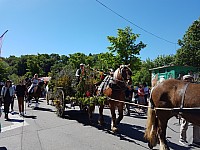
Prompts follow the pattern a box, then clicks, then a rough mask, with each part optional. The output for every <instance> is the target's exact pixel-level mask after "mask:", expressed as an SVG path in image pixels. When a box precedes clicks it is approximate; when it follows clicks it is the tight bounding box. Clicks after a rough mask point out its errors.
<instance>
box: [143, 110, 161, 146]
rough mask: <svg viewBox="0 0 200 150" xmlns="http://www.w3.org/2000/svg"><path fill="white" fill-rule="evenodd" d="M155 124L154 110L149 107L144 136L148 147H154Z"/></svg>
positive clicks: (155, 141) (156, 122) (155, 137)
mask: <svg viewBox="0 0 200 150" xmlns="http://www.w3.org/2000/svg"><path fill="white" fill-rule="evenodd" d="M157 125H158V120H157V118H156V111H155V109H152V108H151V107H149V108H148V113H147V124H146V131H145V135H144V138H145V139H146V140H147V141H148V142H149V146H150V147H154V146H156V144H157Z"/></svg>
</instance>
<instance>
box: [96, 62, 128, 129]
mask: <svg viewBox="0 0 200 150" xmlns="http://www.w3.org/2000/svg"><path fill="white" fill-rule="evenodd" d="M131 75H132V71H131V69H130V68H129V65H121V66H120V67H119V68H118V69H117V70H115V72H114V74H113V78H111V79H110V80H111V82H109V84H108V86H106V87H105V88H103V90H102V92H103V95H105V96H106V97H107V100H106V103H107V104H108V106H109V108H110V111H111V116H112V118H111V130H112V131H113V132H117V131H118V125H119V123H120V121H121V120H122V119H123V106H124V103H123V102H124V101H125V90H126V89H127V86H128V84H130V83H132V80H131ZM105 79H106V78H105ZM103 82H104V81H103ZM103 82H102V83H101V84H103ZM100 86H101V85H100ZM97 95H98V91H97ZM115 100H116V101H115ZM119 101H121V102H119ZM116 108H117V109H118V115H119V116H118V118H116V114H115V109H116ZM103 109H104V105H103V104H101V105H100V106H99V120H98V122H99V124H100V125H103V124H104V118H103Z"/></svg>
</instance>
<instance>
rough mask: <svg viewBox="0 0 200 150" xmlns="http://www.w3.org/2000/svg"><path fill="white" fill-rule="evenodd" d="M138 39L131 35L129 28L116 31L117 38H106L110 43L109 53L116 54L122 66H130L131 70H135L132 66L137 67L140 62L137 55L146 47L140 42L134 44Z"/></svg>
mask: <svg viewBox="0 0 200 150" xmlns="http://www.w3.org/2000/svg"><path fill="white" fill-rule="evenodd" d="M138 37H139V34H134V33H132V29H131V28H130V27H126V28H125V29H124V30H123V29H118V34H117V37H114V36H108V37H107V38H108V40H109V41H110V43H111V46H109V47H108V49H109V50H110V51H111V53H114V54H116V56H117V58H118V59H119V60H120V62H121V63H122V64H126V65H127V64H131V68H135V66H134V65H136V66H138V62H139V61H140V59H139V58H138V57H137V55H139V54H140V51H141V49H143V48H145V47H146V44H144V43H143V42H141V41H140V42H139V43H138V44H135V42H136V40H137V38H138Z"/></svg>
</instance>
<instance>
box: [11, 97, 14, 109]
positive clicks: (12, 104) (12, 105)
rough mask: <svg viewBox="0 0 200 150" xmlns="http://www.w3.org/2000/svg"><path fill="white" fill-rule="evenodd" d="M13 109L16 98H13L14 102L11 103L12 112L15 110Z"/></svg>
mask: <svg viewBox="0 0 200 150" xmlns="http://www.w3.org/2000/svg"><path fill="white" fill-rule="evenodd" d="M13 107H14V98H12V101H11V110H12V111H13V110H14V109H13Z"/></svg>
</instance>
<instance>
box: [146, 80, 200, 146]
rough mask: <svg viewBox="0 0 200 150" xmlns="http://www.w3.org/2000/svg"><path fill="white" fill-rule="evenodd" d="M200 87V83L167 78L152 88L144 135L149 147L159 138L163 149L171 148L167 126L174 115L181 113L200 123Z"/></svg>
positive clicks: (189, 119) (155, 143)
mask: <svg viewBox="0 0 200 150" xmlns="http://www.w3.org/2000/svg"><path fill="white" fill-rule="evenodd" d="M155 82H156V81H155V80H154V83H155ZM199 89H200V84H196V83H188V82H185V81H182V80H176V79H168V80H165V81H163V82H162V83H159V84H157V85H156V86H154V87H153V88H152V91H151V96H150V101H149V102H150V105H151V107H149V108H148V116H147V125H146V131H145V136H144V137H145V139H147V141H148V146H149V148H151V149H152V148H153V147H154V146H156V145H157V142H158V141H157V140H159V143H160V149H161V150H168V149H169V147H168V145H167V140H166V128H167V123H168V120H169V119H170V118H171V117H173V116H177V115H181V117H183V118H185V119H186V120H187V121H189V122H191V123H193V124H196V125H200V117H199V112H200V109H199V108H200V91H199ZM175 108H176V109H175Z"/></svg>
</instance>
